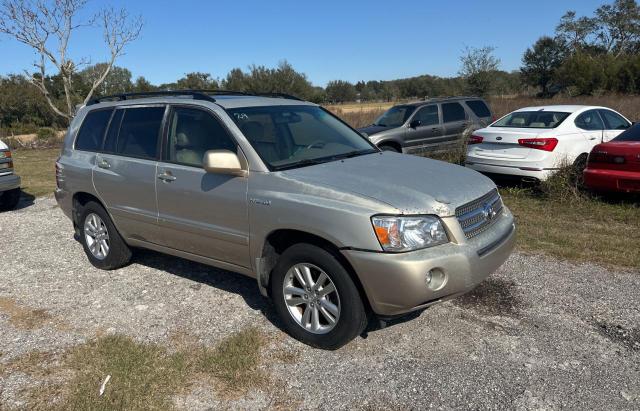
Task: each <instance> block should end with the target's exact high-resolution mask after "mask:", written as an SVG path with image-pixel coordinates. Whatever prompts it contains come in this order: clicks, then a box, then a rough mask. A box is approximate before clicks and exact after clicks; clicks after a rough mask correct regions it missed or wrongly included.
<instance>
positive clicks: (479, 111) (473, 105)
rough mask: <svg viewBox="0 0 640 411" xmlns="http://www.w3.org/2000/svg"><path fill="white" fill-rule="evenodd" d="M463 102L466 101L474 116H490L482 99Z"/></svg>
mask: <svg viewBox="0 0 640 411" xmlns="http://www.w3.org/2000/svg"><path fill="white" fill-rule="evenodd" d="M465 103H467V106H469V108H470V109H471V111H473V113H474V114H475V115H476V116H478V117H480V118H484V117H491V111H490V110H489V107H487V105H486V104H485V103H484V101H482V100H467V101H465Z"/></svg>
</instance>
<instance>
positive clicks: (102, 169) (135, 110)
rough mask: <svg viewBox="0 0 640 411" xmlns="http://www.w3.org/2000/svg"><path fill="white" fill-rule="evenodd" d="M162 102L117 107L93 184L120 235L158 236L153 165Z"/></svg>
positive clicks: (154, 238)
mask: <svg viewBox="0 0 640 411" xmlns="http://www.w3.org/2000/svg"><path fill="white" fill-rule="evenodd" d="M165 109H166V107H165V105H151V106H136V107H127V108H121V107H119V108H117V109H116V110H115V112H114V114H113V116H112V117H111V123H110V126H109V131H108V132H107V136H106V138H105V142H104V147H103V152H101V153H98V154H97V155H96V165H95V166H94V169H93V184H94V187H95V189H96V191H97V193H98V195H99V196H100V198H101V199H102V201H103V203H104V204H105V206H106V207H107V210H108V211H109V213H110V214H111V216H112V217H113V219H114V222H115V223H116V226H117V227H118V230H119V231H120V234H122V235H123V236H124V237H125V238H133V239H137V240H143V241H148V242H152V243H155V242H157V241H158V236H159V230H158V224H157V223H158V207H157V204H156V190H155V185H156V165H157V160H158V154H159V145H160V135H161V130H162V124H163V118H164V115H165Z"/></svg>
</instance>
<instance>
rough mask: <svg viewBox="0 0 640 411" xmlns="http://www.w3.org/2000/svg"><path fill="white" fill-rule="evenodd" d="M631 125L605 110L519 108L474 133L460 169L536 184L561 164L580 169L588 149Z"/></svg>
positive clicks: (611, 137)
mask: <svg viewBox="0 0 640 411" xmlns="http://www.w3.org/2000/svg"><path fill="white" fill-rule="evenodd" d="M630 126H631V122H630V121H629V120H628V119H626V118H625V117H624V116H623V115H621V114H620V113H618V112H616V111H614V110H611V109H610V108H606V107H594V106H559V105H558V106H541V107H527V108H522V109H519V110H516V111H514V112H512V113H509V114H507V115H506V116H504V117H502V118H501V119H499V120H497V121H495V122H494V123H492V124H491V125H489V126H488V127H485V128H483V129H480V130H477V131H475V132H474V133H473V135H472V136H471V137H470V139H469V145H468V147H467V158H466V161H465V166H467V167H469V168H472V169H474V170H476V171H480V172H482V173H486V174H500V175H505V176H515V177H518V178H521V179H523V180H529V181H540V180H544V179H546V178H547V177H549V175H551V174H552V173H553V172H554V170H557V169H558V168H559V167H560V166H562V165H566V164H573V165H575V166H577V167H582V168H583V167H584V166H585V165H586V161H587V157H588V155H589V152H591V149H592V148H593V146H595V145H596V144H599V143H602V142H605V141H609V140H611V139H613V138H614V137H616V136H617V135H618V134H620V133H622V132H623V131H624V130H626V129H627V128H629V127H630Z"/></svg>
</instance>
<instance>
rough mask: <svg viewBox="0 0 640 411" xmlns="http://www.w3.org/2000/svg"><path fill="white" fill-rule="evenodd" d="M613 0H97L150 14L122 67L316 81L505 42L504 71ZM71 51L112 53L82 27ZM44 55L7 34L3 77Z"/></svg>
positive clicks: (426, 63) (353, 77) (446, 58)
mask: <svg viewBox="0 0 640 411" xmlns="http://www.w3.org/2000/svg"><path fill="white" fill-rule="evenodd" d="M602 3H603V0H562V1H559V0H536V1H520V0H517V1H516V0H511V1H509V0H495V1H492V0H483V1H473V0H457V1H450V0H449V1H447V0H444V1H431V0H424V1H408V0H405V1H391V0H386V1H346V0H343V1H333V0H321V1H304V0H298V1H254V0H245V1H205V0H200V1H196V0H181V1H170V0H136V1H121V0H113V1H109V2H103V1H99V0H92V1H90V3H89V6H88V10H87V12H92V11H93V10H97V9H99V8H100V7H102V6H104V5H105V4H110V5H114V6H115V7H123V6H126V7H127V8H128V9H129V10H130V11H131V12H132V13H133V14H141V15H142V16H143V19H144V21H145V26H144V29H143V32H142V34H141V37H140V38H139V39H138V40H137V41H136V42H135V43H133V44H132V45H131V46H130V47H129V48H128V50H127V54H126V55H125V56H123V57H122V58H121V59H120V60H119V61H118V62H117V64H118V65H120V66H123V67H127V68H128V69H129V70H131V72H132V73H133V75H134V76H139V75H144V76H145V77H146V78H147V79H148V80H150V81H151V82H152V83H155V84H159V83H163V82H171V81H175V80H176V79H178V78H180V77H182V76H183V75H184V74H185V73H187V72H191V71H204V72H208V73H211V74H212V75H213V76H214V77H224V76H225V75H226V73H227V72H228V71H229V70H230V69H231V68H234V67H241V68H243V69H246V67H247V66H248V65H250V64H258V65H260V64H263V65H266V66H275V65H276V64H277V63H278V62H279V61H280V60H283V59H286V60H288V61H289V62H290V63H291V64H292V65H293V66H294V67H295V68H296V69H297V70H299V71H302V72H304V73H306V74H307V76H308V77H309V79H310V80H311V81H312V82H313V83H314V84H316V85H321V86H324V85H325V84H326V83H327V82H328V81H330V80H333V79H344V80H348V81H352V82H355V81H358V80H389V79H395V78H403V77H409V76H414V75H419V74H433V75H439V76H452V75H456V73H457V71H458V68H459V56H460V54H461V51H462V50H463V49H464V47H465V46H470V47H481V46H485V45H489V46H493V47H495V48H496V52H495V54H496V56H497V57H499V58H500V60H501V61H502V64H501V68H502V69H503V70H514V69H517V68H518V67H519V66H520V59H521V57H522V53H523V52H524V50H525V49H526V48H527V47H529V46H530V45H531V44H532V43H533V42H534V41H535V40H536V39H537V38H538V37H540V36H541V35H544V34H553V32H554V28H555V26H556V24H557V23H558V20H559V19H560V17H561V16H562V15H563V14H564V13H565V12H566V11H567V10H576V11H577V13H578V14H579V15H583V14H584V15H591V14H592V12H593V11H594V10H595V9H596V8H597V7H598V6H599V5H601V4H602ZM71 55H73V56H74V57H81V56H86V57H90V58H91V60H92V62H99V61H102V60H104V59H105V57H106V49H105V48H104V46H103V44H102V40H101V35H100V32H99V30H98V29H82V31H80V32H78V33H76V37H75V38H73V39H72V49H71ZM33 61H34V54H33V53H32V52H31V50H29V49H28V48H27V47H26V46H23V45H21V44H19V43H17V42H15V41H13V40H11V39H9V38H8V37H6V36H0V74H7V73H19V72H22V70H23V69H25V68H30V65H31V63H32V62H33Z"/></svg>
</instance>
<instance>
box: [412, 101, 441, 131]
mask: <svg viewBox="0 0 640 411" xmlns="http://www.w3.org/2000/svg"><path fill="white" fill-rule="evenodd" d="M415 120H420V125H421V126H433V125H436V124H440V118H439V117H438V106H437V105H435V104H434V105H431V106H426V107H422V108H421V109H420V110H419V111H418V112H417V113H416V115H415V116H414V117H413V121H415Z"/></svg>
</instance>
